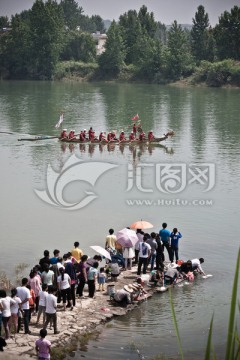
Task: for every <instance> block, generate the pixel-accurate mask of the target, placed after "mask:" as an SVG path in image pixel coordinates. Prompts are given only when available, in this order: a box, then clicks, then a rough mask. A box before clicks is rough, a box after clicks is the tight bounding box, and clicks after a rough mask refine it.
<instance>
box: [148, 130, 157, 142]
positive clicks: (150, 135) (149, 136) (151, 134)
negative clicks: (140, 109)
mask: <svg viewBox="0 0 240 360" xmlns="http://www.w3.org/2000/svg"><path fill="white" fill-rule="evenodd" d="M154 139H155V138H154V136H153V131H152V130H151V131H149V133H148V141H153V140H154Z"/></svg>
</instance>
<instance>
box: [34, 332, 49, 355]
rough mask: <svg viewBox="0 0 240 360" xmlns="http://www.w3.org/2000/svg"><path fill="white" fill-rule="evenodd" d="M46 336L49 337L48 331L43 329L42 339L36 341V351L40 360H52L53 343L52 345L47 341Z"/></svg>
mask: <svg viewBox="0 0 240 360" xmlns="http://www.w3.org/2000/svg"><path fill="white" fill-rule="evenodd" d="M46 336H47V330H46V329H41V330H40V339H38V340H36V342H35V349H36V352H37V356H38V359H39V360H48V359H50V354H51V343H50V341H48V340H46V339H45V337H46Z"/></svg>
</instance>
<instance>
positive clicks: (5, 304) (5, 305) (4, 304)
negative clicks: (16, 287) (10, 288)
mask: <svg viewBox="0 0 240 360" xmlns="http://www.w3.org/2000/svg"><path fill="white" fill-rule="evenodd" d="M15 303H16V301H15V300H13V299H12V298H10V296H7V294H6V291H5V290H0V309H1V311H2V322H3V327H4V331H5V340H7V339H9V337H10V331H9V320H10V318H11V308H10V306H11V305H14V304H15Z"/></svg>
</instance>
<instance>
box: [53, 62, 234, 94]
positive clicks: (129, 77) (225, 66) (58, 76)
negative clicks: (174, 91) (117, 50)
mask: <svg viewBox="0 0 240 360" xmlns="http://www.w3.org/2000/svg"><path fill="white" fill-rule="evenodd" d="M53 80H55V81H76V82H77V81H79V82H97V81H101V82H113V83H141V84H144V83H147V84H160V85H174V86H202V87H233V88H239V87H240V62H239V61H233V60H224V61H219V62H217V63H211V62H208V61H203V62H202V63H201V64H200V66H199V67H197V68H196V69H195V71H194V72H193V74H192V75H190V76H188V77H181V78H180V79H179V80H176V81H170V80H166V79H164V78H158V81H157V82H155V81H152V82H149V81H144V80H143V79H138V77H137V69H136V68H134V67H133V66H125V67H123V69H122V70H121V71H120V73H119V74H118V76H116V77H103V76H101V74H100V72H99V66H98V65H97V64H95V63H90V64H86V63H83V62H77V61H65V62H60V63H58V64H57V66H56V69H55V72H54V76H53Z"/></svg>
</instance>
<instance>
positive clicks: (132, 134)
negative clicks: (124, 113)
mask: <svg viewBox="0 0 240 360" xmlns="http://www.w3.org/2000/svg"><path fill="white" fill-rule="evenodd" d="M129 140H130V141H132V140H135V135H134V132H133V131H132V132H131V134H130V135H129Z"/></svg>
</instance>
